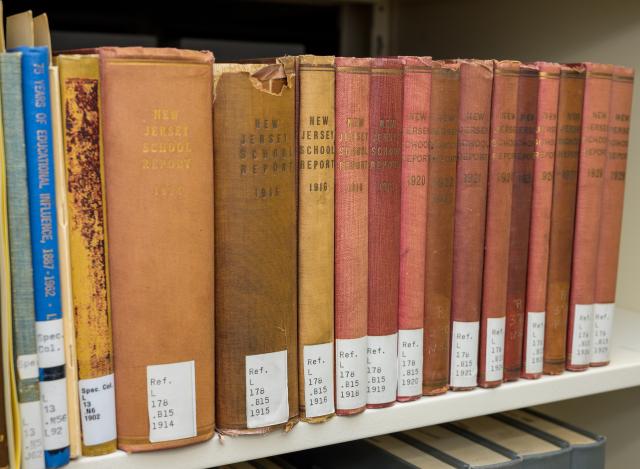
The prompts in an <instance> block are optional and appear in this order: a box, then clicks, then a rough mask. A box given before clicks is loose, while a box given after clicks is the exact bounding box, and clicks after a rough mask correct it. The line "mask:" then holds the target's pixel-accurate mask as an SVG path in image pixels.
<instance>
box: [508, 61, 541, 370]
mask: <svg viewBox="0 0 640 469" xmlns="http://www.w3.org/2000/svg"><path fill="white" fill-rule="evenodd" d="M537 112H538V68H537V67H536V66H535V65H521V66H520V77H519V78H518V111H517V115H516V152H515V158H514V161H513V190H512V195H511V228H510V233H509V274H508V280H507V322H506V330H505V339H504V380H505V381H515V380H517V379H518V378H520V370H521V367H522V336H523V332H524V317H525V310H524V307H525V293H526V289H527V254H528V251H529V226H530V222H531V191H532V187H533V184H532V181H533V156H534V152H535V146H536V124H537Z"/></svg>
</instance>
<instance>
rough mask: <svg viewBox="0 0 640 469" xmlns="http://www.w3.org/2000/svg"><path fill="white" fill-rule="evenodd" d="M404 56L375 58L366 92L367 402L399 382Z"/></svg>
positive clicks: (379, 402) (382, 397) (380, 399)
mask: <svg viewBox="0 0 640 469" xmlns="http://www.w3.org/2000/svg"><path fill="white" fill-rule="evenodd" d="M402 68H403V66H402V60H401V59H396V58H394V59H390V58H378V59H373V61H372V63H371V82H370V87H371V88H370V90H371V93H370V98H369V220H368V222H369V237H368V243H369V261H368V264H369V279H368V282H369V286H368V297H369V299H368V306H369V310H368V314H367V407H368V408H379V407H388V406H390V405H393V403H394V402H395V401H396V395H397V383H398V284H399V279H400V277H399V276H400V191H401V187H400V184H401V177H402V91H403V78H402Z"/></svg>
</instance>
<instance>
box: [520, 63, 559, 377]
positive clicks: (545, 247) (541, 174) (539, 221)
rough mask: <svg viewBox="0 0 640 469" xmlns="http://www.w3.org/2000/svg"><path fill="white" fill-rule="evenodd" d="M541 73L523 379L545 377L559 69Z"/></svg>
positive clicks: (546, 67) (547, 67)
mask: <svg viewBox="0 0 640 469" xmlns="http://www.w3.org/2000/svg"><path fill="white" fill-rule="evenodd" d="M536 65H537V66H538V70H539V78H538V89H537V92H536V95H537V106H538V111H537V113H536V123H535V129H536V131H535V132H536V134H535V153H534V157H533V178H532V184H533V189H532V194H531V225H530V228H529V250H528V262H527V285H526V289H527V290H526V301H525V309H524V311H525V314H526V317H525V319H524V332H523V339H522V345H523V347H522V377H523V378H539V377H540V376H541V375H542V358H543V352H544V325H545V317H546V312H545V311H546V304H545V303H546V299H547V269H548V267H549V229H550V226H551V199H552V196H553V164H554V161H555V149H556V129H557V126H558V91H559V89H560V66H559V65H558V64H553V63H549V62H538V63H537V64H536Z"/></svg>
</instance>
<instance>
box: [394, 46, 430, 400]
mask: <svg viewBox="0 0 640 469" xmlns="http://www.w3.org/2000/svg"><path fill="white" fill-rule="evenodd" d="M402 60H403V72H404V81H403V91H402V92H403V99H402V174H401V179H402V182H401V186H400V187H401V189H400V280H399V285H398V401H410V400H414V399H418V398H419V397H420V396H422V366H423V364H422V357H423V355H424V352H423V338H424V328H423V325H424V269H425V249H426V235H427V177H428V172H427V170H428V160H429V120H430V106H429V103H430V101H431V58H430V57H403V58H402Z"/></svg>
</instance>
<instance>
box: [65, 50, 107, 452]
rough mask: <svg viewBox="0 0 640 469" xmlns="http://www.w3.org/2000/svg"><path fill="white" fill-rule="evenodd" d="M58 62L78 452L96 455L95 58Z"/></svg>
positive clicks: (100, 377) (103, 303) (99, 325)
mask: <svg viewBox="0 0 640 469" xmlns="http://www.w3.org/2000/svg"><path fill="white" fill-rule="evenodd" d="M58 64H59V70H60V93H61V97H62V106H61V108H60V110H61V114H62V118H63V120H64V123H65V126H64V131H63V135H62V137H63V140H64V150H63V155H62V168H61V171H62V175H63V178H64V181H65V184H64V194H65V195H66V197H65V203H66V204H67V207H66V212H67V214H68V229H69V251H70V256H71V259H72V261H73V269H72V272H71V274H72V276H71V282H72V292H73V305H74V311H75V314H74V316H73V317H74V322H75V324H74V328H75V331H76V334H77V338H76V347H77V361H78V368H77V369H78V371H77V373H78V377H79V381H77V382H76V384H75V386H76V389H80V392H81V395H82V406H81V413H82V418H81V422H82V429H83V431H82V437H83V446H82V454H83V455H85V456H98V455H101V454H107V453H110V452H113V451H115V450H116V415H115V412H116V408H115V390H114V376H113V364H112V356H113V347H112V344H111V317H110V305H109V294H108V282H109V279H108V268H107V236H106V227H105V204H104V179H103V174H104V170H103V164H102V145H101V133H100V126H101V119H100V104H99V103H100V93H99V91H100V82H99V69H98V58H97V56H84V57H73V56H71V57H70V56H59V57H58Z"/></svg>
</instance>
